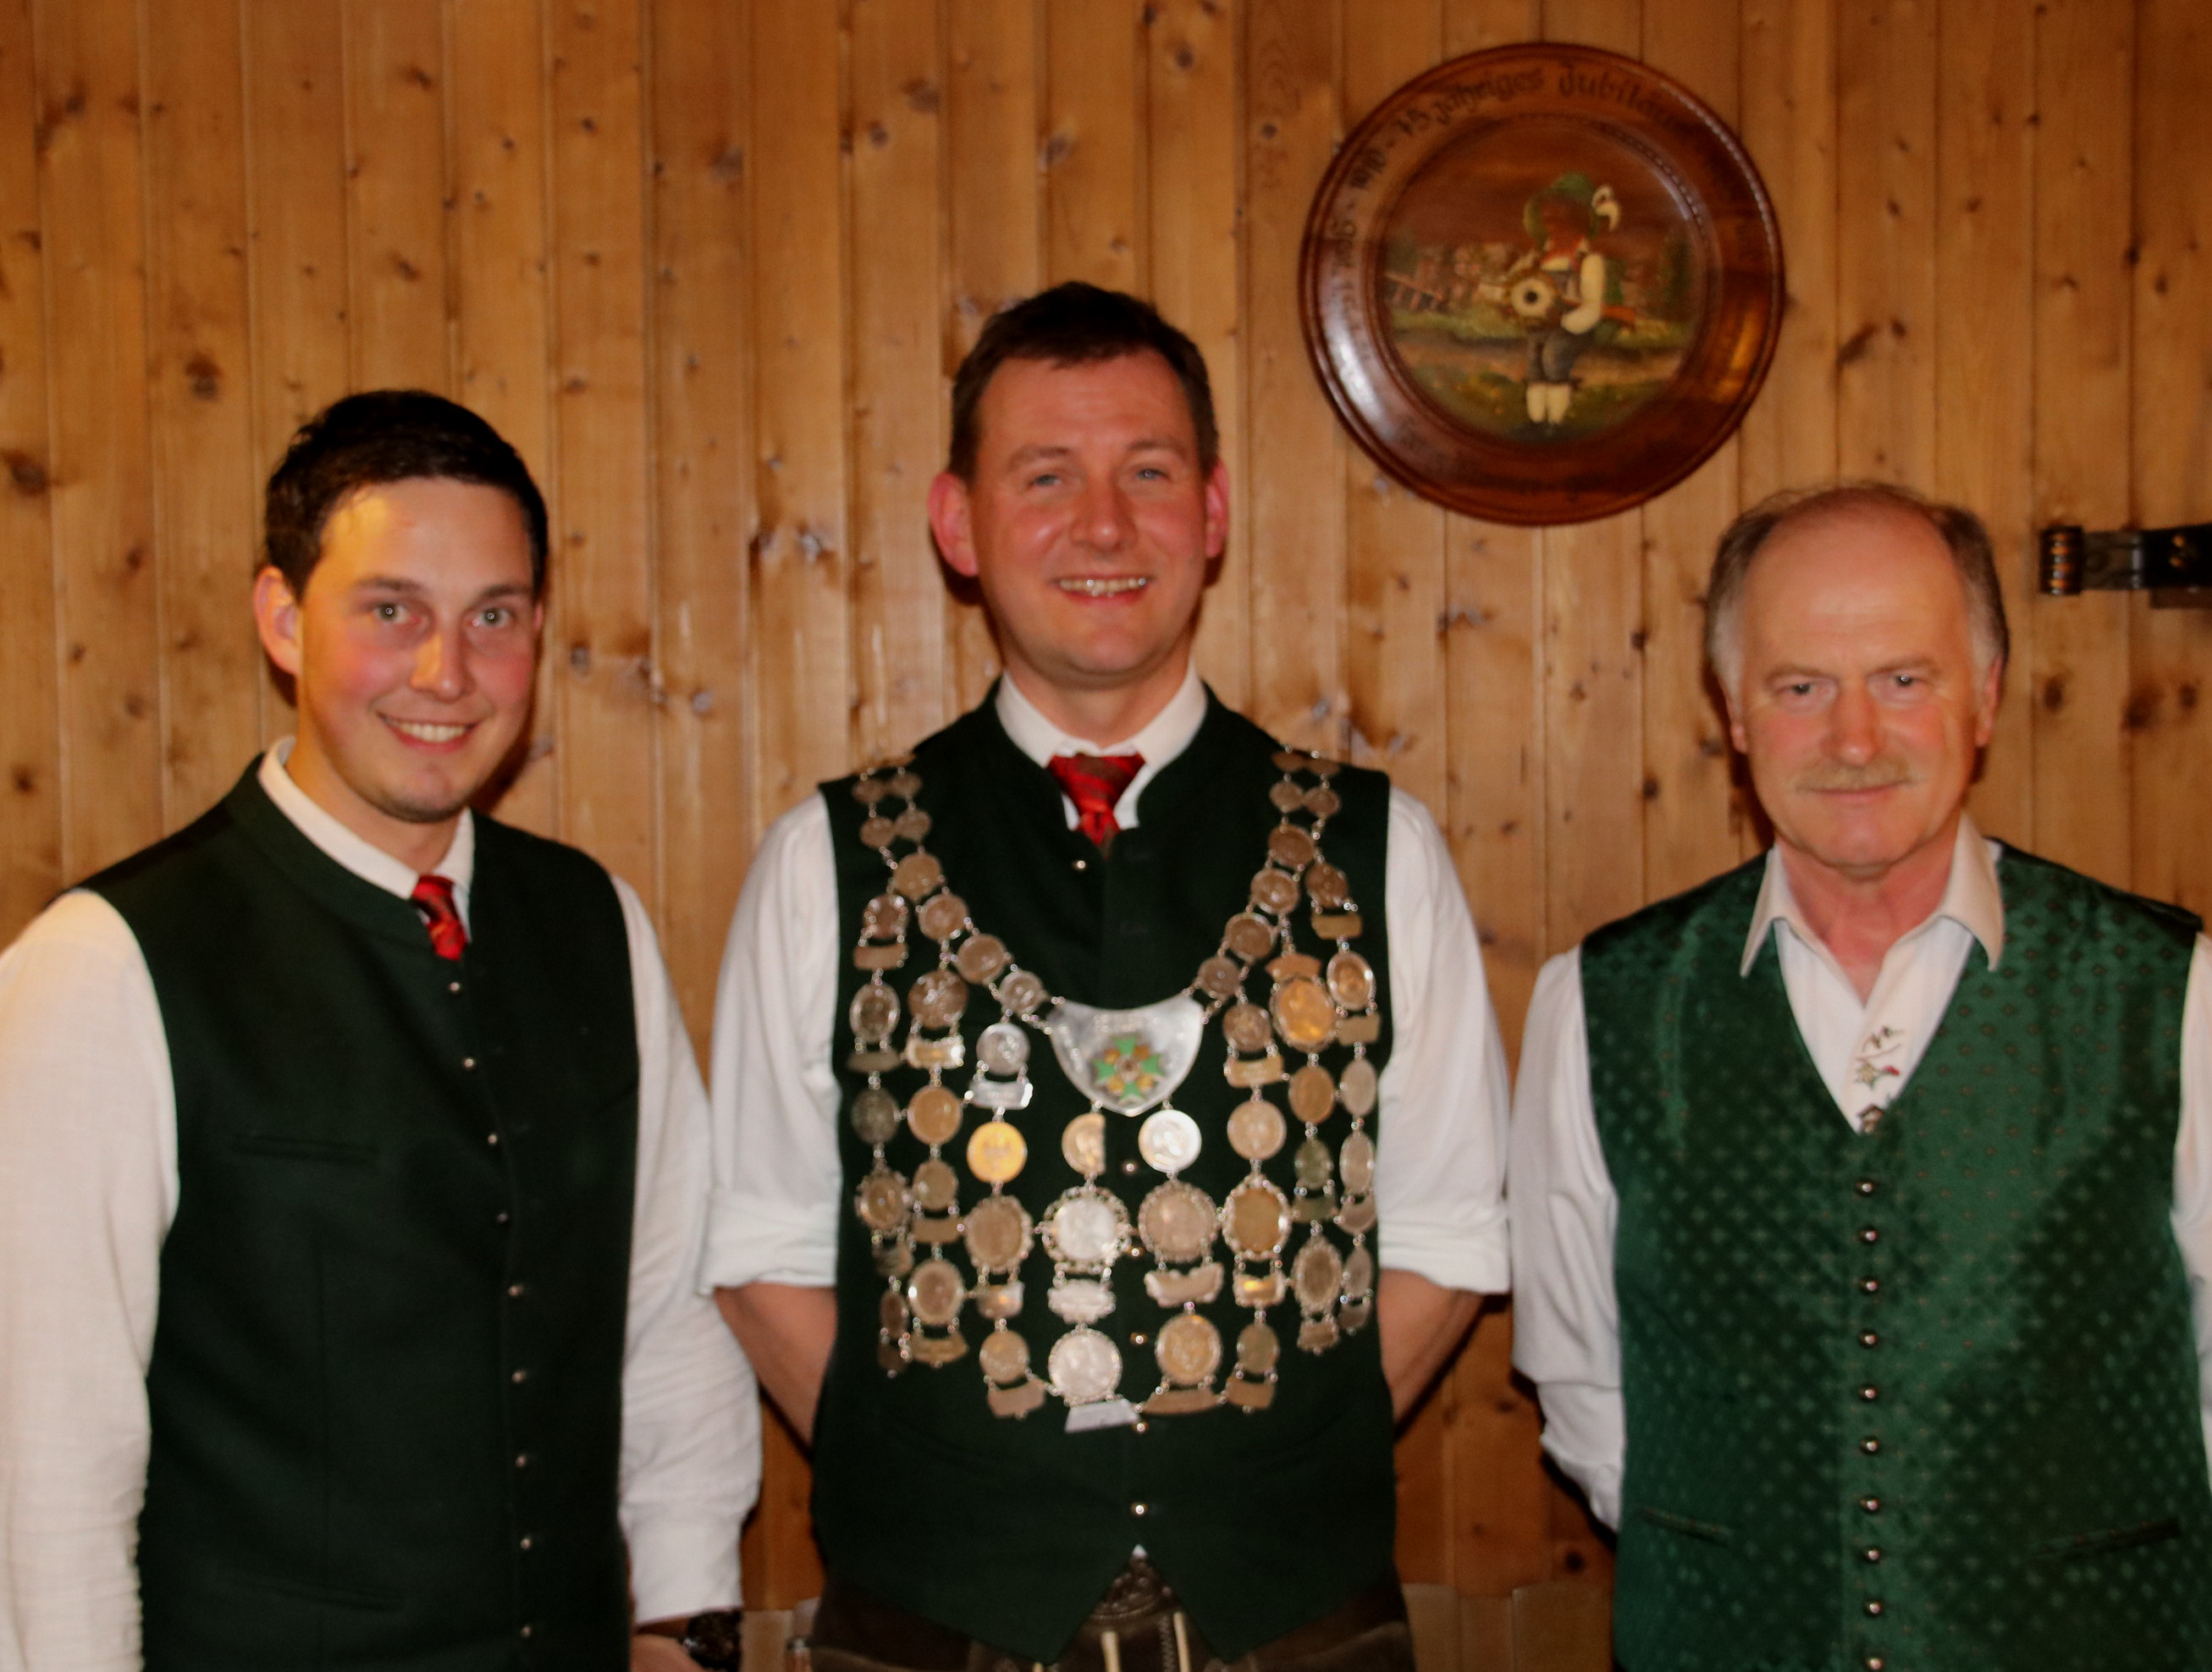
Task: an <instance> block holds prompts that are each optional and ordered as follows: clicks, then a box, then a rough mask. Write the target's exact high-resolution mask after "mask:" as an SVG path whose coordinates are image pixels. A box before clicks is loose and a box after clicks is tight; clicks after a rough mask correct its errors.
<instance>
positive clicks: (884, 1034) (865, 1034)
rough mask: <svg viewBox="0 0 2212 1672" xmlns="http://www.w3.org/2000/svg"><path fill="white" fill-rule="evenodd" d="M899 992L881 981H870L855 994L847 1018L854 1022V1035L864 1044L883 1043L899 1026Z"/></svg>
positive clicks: (846, 1014)
mask: <svg viewBox="0 0 2212 1672" xmlns="http://www.w3.org/2000/svg"><path fill="white" fill-rule="evenodd" d="M898 1018H899V1001H898V994H896V993H894V992H892V991H891V990H890V988H888V987H885V986H884V985H883V984H882V983H881V982H869V983H868V984H867V985H866V987H863V988H861V989H860V991H859V992H857V993H855V994H854V995H853V1003H852V1007H851V1008H850V1009H849V1010H848V1011H847V1012H846V1013H845V1019H846V1020H847V1021H848V1022H850V1023H851V1024H853V1037H854V1038H855V1039H858V1040H860V1042H861V1043H863V1044H868V1045H877V1044H881V1043H883V1042H884V1040H886V1039H888V1038H890V1037H891V1030H892V1029H894V1028H896V1026H898Z"/></svg>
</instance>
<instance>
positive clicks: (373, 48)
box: [344, 0, 465, 394]
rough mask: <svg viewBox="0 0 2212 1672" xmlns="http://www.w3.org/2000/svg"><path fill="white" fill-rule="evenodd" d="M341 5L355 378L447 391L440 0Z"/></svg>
mask: <svg viewBox="0 0 2212 1672" xmlns="http://www.w3.org/2000/svg"><path fill="white" fill-rule="evenodd" d="M344 6H345V119H346V179H347V192H346V196H347V203H348V210H349V214H350V216H351V234H350V240H349V241H350V244H351V246H352V252H353V305H352V313H353V382H354V386H355V387H356V388H362V389H375V388H401V389H431V390H435V391H437V392H439V393H441V394H442V393H445V392H447V390H448V387H449V384H450V366H449V355H448V351H447V350H448V344H447V318H446V282H447V281H446V220H447V214H446V145H445V139H446V100H445V98H444V91H443V88H441V85H440V83H441V81H442V80H443V78H444V70H445V56H446V55H445V43H444V40H443V29H442V25H443V22H444V16H443V13H444V10H445V7H444V0H344ZM463 9H465V6H464V8H463Z"/></svg>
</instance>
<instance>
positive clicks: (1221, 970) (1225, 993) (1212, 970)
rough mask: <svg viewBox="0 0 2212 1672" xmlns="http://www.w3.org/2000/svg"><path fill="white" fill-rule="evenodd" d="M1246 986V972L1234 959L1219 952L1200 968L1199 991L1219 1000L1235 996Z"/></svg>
mask: <svg viewBox="0 0 2212 1672" xmlns="http://www.w3.org/2000/svg"><path fill="white" fill-rule="evenodd" d="M1243 985H1244V971H1243V967H1242V966H1241V965H1239V964H1237V960H1236V959H1235V958H1224V957H1222V956H1221V955H1220V954H1219V953H1218V952H1217V953H1215V954H1214V955H1213V956H1212V958H1208V959H1206V962H1205V963H1203V964H1200V965H1199V966H1198V990H1199V991H1200V992H1201V993H1205V994H1211V995H1212V997H1214V998H1217V999H1227V998H1231V997H1233V996H1235V994H1237V990H1238V989H1239V988H1242V987H1243Z"/></svg>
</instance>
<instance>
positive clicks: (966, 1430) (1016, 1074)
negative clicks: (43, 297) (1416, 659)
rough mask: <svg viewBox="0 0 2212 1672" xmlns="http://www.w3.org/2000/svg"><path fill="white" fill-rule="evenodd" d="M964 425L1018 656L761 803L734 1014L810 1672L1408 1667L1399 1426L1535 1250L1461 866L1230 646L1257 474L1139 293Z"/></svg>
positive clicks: (1021, 360) (1084, 294) (752, 1316)
mask: <svg viewBox="0 0 2212 1672" xmlns="http://www.w3.org/2000/svg"><path fill="white" fill-rule="evenodd" d="M930 515H931V525H932V527H933V531H934V532H935V534H936V537H937V541H938V545H939V550H940V551H941V552H942V553H943V554H944V556H945V561H946V562H947V563H948V564H949V565H950V566H951V568H953V569H955V570H956V571H957V572H959V573H961V574H963V575H969V576H972V577H974V578H975V580H976V581H978V583H979V584H980V587H981V592H982V595H983V599H984V602H985V604H986V605H987V608H988V610H989V611H990V615H991V619H992V623H993V626H994V630H995V632H996V635H997V638H998V642H999V646H1000V653H1001V655H1002V658H1003V660H1004V662H1005V666H1006V677H1005V678H1002V679H1001V680H1000V682H999V684H998V685H997V687H996V688H995V690H994V692H993V694H992V696H990V698H989V699H988V700H987V701H986V702H985V703H984V704H983V705H982V706H981V708H977V709H976V710H975V711H974V712H973V713H971V714H967V715H965V716H963V718H962V719H960V720H957V721H956V722H955V723H954V724H953V725H952V726H951V727H948V728H947V729H946V730H945V731H944V732H942V733H939V734H938V735H937V736H935V737H933V738H932V739H928V740H927V741H925V742H923V743H921V744H920V745H917V746H916V748H915V751H914V753H913V755H912V757H910V758H908V759H906V760H903V761H901V762H898V763H891V764H888V765H886V766H884V767H881V768H878V769H873V770H871V771H869V772H867V773H864V774H862V775H860V776H859V777H857V778H855V779H852V780H848V781H842V782H838V783H834V784H830V785H828V786H825V787H824V788H823V793H822V794H821V795H820V796H818V797H816V798H813V799H811V800H808V801H806V802H805V803H803V804H801V805H800V806H799V807H797V808H795V809H793V811H792V812H790V813H788V814H787V815H786V816H785V817H784V818H782V819H781V820H780V821H779V822H778V823H777V824H776V825H775V827H774V828H773V829H772V830H770V831H769V835H768V836H767V838H766V840H765V841H764V842H763V846H762V848H761V851H760V854H759V855H758V856H757V860H756V861H755V865H754V869H753V872H752V874H751V876H750V878H749V879H748V880H747V883H746V886H745V890H744V895H743V897H741V899H740V901H739V903H738V911H737V915H736V918H735V921H734V922H733V924H732V931H731V938H730V944H729V949H728V952H727V955H726V958H725V962H724V967H723V974H722V983H721V990H720V997H719V1000H718V1003H717V1011H716V1018H715V1030H714V1034H715V1050H714V1058H715V1061H714V1077H713V1081H714V1083H713V1091H712V1102H713V1105H714V1140H715V1191H716V1194H715V1201H714V1207H713V1209H712V1210H711V1212H710V1217H709V1225H708V1243H707V1253H706V1258H705V1262H704V1268H703V1270H704V1279H705V1281H706V1282H708V1283H709V1284H711V1285H714V1286H716V1287H717V1288H718V1290H719V1292H720V1300H721V1303H722V1306H723V1310H724V1312H725V1315H726V1316H727V1317H728V1318H729V1319H730V1322H731V1323H732V1328H735V1330H736V1331H737V1333H738V1337H739V1339H740V1340H741V1341H743V1342H744V1345H745V1347H746V1348H747V1351H748V1353H749V1355H750V1357H751V1358H752V1359H753V1361H754V1363H755V1365H756V1367H757V1371H758V1372H759V1374H760V1376H761V1378H762V1382H763V1385H764V1386H765V1387H766V1389H768V1391H769V1394H770V1395H772V1396H773V1397H774V1398H775V1401H777V1403H778V1404H779V1406H780V1407H781V1409H782V1410H783V1412H784V1413H785V1414H786V1415H787V1417H789V1418H790V1420H792V1422H793V1425H794V1426H796V1427H797V1428H798V1430H799V1432H800V1433H801V1435H802V1436H805V1437H807V1438H811V1441H812V1443H813V1446H814V1467H815V1496H814V1516H815V1525H816V1529H817V1535H818V1536H819V1538H820V1541H821V1545H822V1549H823V1559H824V1563H825V1566H826V1568H827V1572H828V1578H827V1580H826V1583H825V1586H824V1590H823V1599H822V1603H821V1608H820V1610H819V1613H818V1614H817V1620H816V1625H815V1628H814V1632H813V1638H812V1645H813V1654H814V1657H815V1664H816V1665H817V1668H820V1669H823V1672H874V1669H878V1668H891V1669H912V1672H936V1669H947V1672H949V1669H954V1668H963V1669H964V1668H976V1669H984V1668H989V1669H996V1668H998V1667H1000V1666H1001V1665H1013V1666H1018V1667H1026V1666H1028V1665H1030V1664H1031V1663H1055V1664H1056V1665H1058V1666H1060V1667H1061V1668H1063V1669H1070V1672H1073V1669H1079V1668H1080V1669H1100V1668H1105V1667H1109V1666H1110V1667H1115V1668H1119V1669H1125V1672H1152V1669H1156V1668H1157V1669H1163V1672H1200V1668H1201V1667H1203V1666H1205V1665H1207V1664H1210V1663H1213V1662H1215V1661H1220V1662H1231V1661H1233V1662H1235V1663H1237V1664H1238V1665H1240V1666H1247V1665H1249V1666H1252V1667H1256V1668H1267V1669H1271V1672H1322V1669H1324V1668H1329V1669H1334V1668H1340V1667H1341V1668H1347V1669H1348V1668H1353V1667H1359V1668H1366V1667H1397V1668H1410V1666H1411V1663H1412V1662H1411V1647H1410V1640H1409V1639H1408V1637H1407V1631H1406V1626H1405V1624H1404V1606H1403V1602H1402V1599H1401V1596H1400V1595H1399V1590H1398V1585H1397V1580H1396V1576H1395V1572H1394V1571H1393V1569H1392V1566H1391V1538H1392V1526H1393V1519H1394V1513H1395V1481H1394V1478H1393V1470H1392V1459H1391V1440H1392V1432H1393V1414H1394V1410H1395V1411H1397V1412H1402V1411H1403V1410H1404V1409H1405V1408H1407V1405H1408V1404H1409V1403H1410V1402H1411V1401H1413V1398H1415V1397H1416V1396H1417V1395H1418V1394H1419V1391H1420V1389H1422V1388H1423V1387H1424V1386H1425V1383H1427V1382H1428V1380H1429V1379H1430V1378H1431V1377H1432V1376H1433V1375H1434V1373H1435V1372H1436V1371H1437V1369H1438V1368H1439V1367H1440V1366H1441V1365H1442V1364H1443V1361H1444V1359H1445V1358H1446V1357H1447V1356H1448V1355H1449V1352H1450V1350H1451V1348H1452V1347H1453V1346H1454V1345H1455V1343H1456V1341H1457V1340H1458V1338H1459V1337H1460V1335H1462V1333H1463V1331H1464V1329H1465V1328H1466V1326H1467V1324H1468V1322H1469V1320H1470V1319H1471V1318H1472V1316H1473V1315H1474V1310H1475V1306H1476V1304H1477V1298H1478V1296H1479V1295H1480V1294H1481V1293H1484V1292H1498V1291H1501V1290H1503V1289H1504V1286H1505V1281H1506V1263H1505V1252H1504V1210H1503V1203H1502V1201H1501V1199H1500V1185H1501V1177H1502V1161H1503V1145H1504V1128H1503V1118H1504V1060H1503V1053H1502V1051H1501V1049H1499V1044H1498V1037H1497V1029H1496V1025H1495V1023H1494V1020H1493V1018H1492V1014H1491V1011H1490V1007H1489V1001H1488V997H1487V993H1486V988H1485V986H1484V982H1483V975H1482V967H1481V961H1480V954H1479V952H1478V949H1477V946H1476V944H1475V939H1474V928H1473V925H1472V923H1471V921H1469V918H1468V911H1467V907H1466V904H1465V902H1464V900H1463V898H1462V896H1461V893H1460V890H1459V885H1458V883H1457V880H1456V879H1455V876H1454V874H1453V872H1452V868H1451V864H1450V860H1449V854H1448V853H1447V851H1446V850H1445V848H1444V847H1443V842H1442V840H1441V838H1440V837H1439V836H1438V835H1437V830H1436V828H1435V825H1434V824H1433V823H1432V822H1431V820H1430V818H1428V816H1427V814H1426V813H1425V812H1423V811H1422V810H1421V808H1420V807H1419V804H1418V803H1416V802H1414V801H1413V800H1412V799H1411V798H1410V797H1408V796H1406V795H1404V794H1403V793H1398V792H1395V791H1392V790H1391V789H1390V788H1389V785H1388V783H1387V781H1385V780H1384V779H1383V778H1382V777H1381V775H1378V774H1374V773H1369V772H1363V771H1357V770H1354V769H1350V768H1343V767H1340V766H1338V765H1337V764H1336V763H1333V762H1328V761H1322V760H1318V759H1316V758H1315V757H1308V756H1304V755H1300V754H1297V753H1295V752H1291V751H1280V750H1279V748H1278V747H1277V745H1275V744H1274V743H1273V741H1272V740H1271V739H1268V738H1267V735H1266V734H1265V733H1262V732H1261V731H1260V730H1259V729H1258V728H1257V727H1254V726H1253V725H1251V724H1250V723H1249V721H1247V720H1243V718H1242V717H1241V716H1239V715H1237V714H1234V713H1232V712H1231V711H1230V710H1229V709H1227V708H1224V707H1222V706H1221V705H1220V704H1219V703H1218V702H1216V701H1214V699H1213V698H1212V696H1211V694H1210V693H1209V692H1208V691H1207V690H1206V688H1205V687H1204V686H1203V685H1202V684H1200V682H1199V680H1198V678H1197V676H1196V673H1195V672H1194V670H1193V669H1192V666H1191V646H1192V641H1193V635H1194V631H1195V626H1196V619H1197V613H1198V609H1199V605H1200V598H1201V596H1202V593H1203V591H1204V587H1205V586H1206V581H1207V579H1208V578H1209V573H1210V568H1211V565H1212V561H1213V560H1214V559H1215V558H1216V557H1217V556H1218V554H1219V553H1220V550H1221V549H1222V543H1223V538H1224V535H1225V529H1226V526H1227V517H1228V486H1227V477H1226V474H1225V471H1224V470H1223V469H1222V467H1221V465H1220V463H1219V460H1218V457H1217V454H1216V441H1215V429H1214V423H1213V417H1212V403H1211V397H1210V393H1209V392H1208V390H1207V386H1206V374H1205V367H1204V362H1203V361H1202V360H1201V358H1200V356H1199V354H1198V352H1197V350H1196V349H1195V348H1194V346H1193V345H1192V344H1190V342H1189V340H1188V338H1187V337H1183V336H1182V333H1181V332H1179V331H1175V330H1174V329H1173V328H1172V327H1170V326H1169V325H1166V324H1165V323H1164V321H1163V320H1161V319H1160V318H1159V316H1158V314H1157V313H1154V312H1153V311H1152V309H1151V308H1150V307H1147V306H1146V305H1145V304H1143V303H1141V302H1139V301H1135V300H1134V299H1133V298H1130V297H1127V296H1122V295H1116V294H1115V293H1112V292H1109V291H1103V290H1099V289H1094V288H1092V287H1090V286H1087V285H1063V286H1060V287H1059V288H1058V289H1054V290H1051V291H1048V292H1046V293H1044V294H1043V295H1039V296H1036V297H1034V298H1032V299H1030V301H1027V302H1024V303H1022V304H1019V305H1018V306H1017V307H1013V308H1011V309H1009V310H1007V311H1006V313H1002V314H1000V316H998V317H997V318H996V319H994V320H993V321H992V322H991V323H990V324H989V325H987V327H986V328H985V330H984V331H983V333H982V335H981V338H980V339H979V341H978V343H977V344H976V346H975V350H973V351H972V352H971V353H970V354H969V356H968V358H967V360H966V361H965V362H963V365H962V367H961V369H960V372H959V374H958V375H957V379H956V380H955V383H954V389H953V423H952V445H951V462H950V465H949V468H948V469H947V471H945V473H944V474H943V475H941V476H940V477H939V478H938V479H937V481H936V482H935V483H933V487H932V489H931V496H930ZM1378 1254H1379V1256H1380V1265H1381V1268H1382V1269H1381V1270H1380V1271H1379V1272H1378V1269H1377V1264H1378V1262H1377V1256H1378Z"/></svg>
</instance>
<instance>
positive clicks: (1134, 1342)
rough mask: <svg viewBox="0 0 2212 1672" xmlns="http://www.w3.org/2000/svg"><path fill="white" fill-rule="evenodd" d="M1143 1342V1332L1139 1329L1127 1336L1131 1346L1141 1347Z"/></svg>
mask: <svg viewBox="0 0 2212 1672" xmlns="http://www.w3.org/2000/svg"><path fill="white" fill-rule="evenodd" d="M1144 1344H1145V1332H1144V1331H1143V1330H1141V1329H1139V1331H1137V1333H1136V1334H1135V1335H1132V1336H1130V1337H1129V1345H1130V1346H1131V1347H1142V1346H1143V1345H1144Z"/></svg>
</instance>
